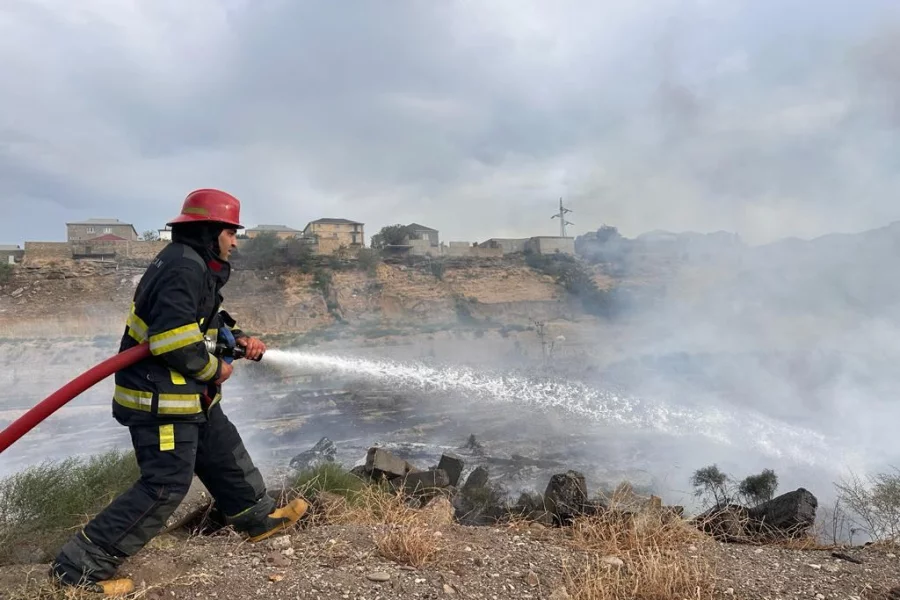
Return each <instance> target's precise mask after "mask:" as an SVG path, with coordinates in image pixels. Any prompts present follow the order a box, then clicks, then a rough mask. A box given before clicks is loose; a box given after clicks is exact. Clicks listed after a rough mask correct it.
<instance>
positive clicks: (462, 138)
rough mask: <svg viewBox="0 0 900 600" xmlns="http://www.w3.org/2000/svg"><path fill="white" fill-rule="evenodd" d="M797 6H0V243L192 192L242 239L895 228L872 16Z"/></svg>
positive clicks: (144, 216)
mask: <svg viewBox="0 0 900 600" xmlns="http://www.w3.org/2000/svg"><path fill="white" fill-rule="evenodd" d="M791 4H792V6H794V8H796V9H797V10H801V9H803V8H804V7H805V8H806V9H807V10H811V9H813V8H814V9H815V10H814V11H813V12H814V13H815V15H816V28H815V29H814V30H812V29H811V28H810V26H808V25H807V24H806V22H805V21H804V20H803V19H801V18H799V17H794V16H792V15H793V14H798V13H796V11H795V12H794V13H789V11H784V10H781V9H780V8H779V7H778V6H775V5H774V4H772V3H766V2H763V3H751V2H749V1H743V0H740V1H739V0H729V1H728V2H717V3H709V2H700V1H693V2H692V1H688V0H685V1H676V0H654V1H653V2H649V3H641V5H640V6H639V7H631V6H625V5H608V6H604V5H601V4H599V3H593V4H592V3H584V2H574V1H563V2H558V3H553V4H552V5H550V4H547V3H544V2H538V1H536V0H535V1H531V2H512V0H505V1H501V2H493V3H487V4H486V3H475V2H469V1H458V2H444V3H413V2H391V3H383V2H374V1H363V2H357V3H354V4H353V8H352V10H348V9H347V7H345V6H340V7H337V6H336V5H329V4H326V3H313V2H288V1H286V0H276V1H273V2H267V3H251V2H246V1H243V0H230V1H227V2H214V1H212V0H202V1H196V2H190V3H181V2H175V1H174V0H166V1H159V2H152V3H150V2H138V1H136V0H132V1H127V2H126V1H121V0H116V1H112V0H90V1H85V2H80V3H77V4H69V5H64V6H61V5H59V4H58V3H54V2H50V1H48V0H41V1H38V0H30V1H26V0H15V1H12V2H8V3H5V4H4V6H3V7H2V8H0V61H2V64H3V65H4V73H5V76H6V77H7V78H8V80H9V81H14V82H15V84H14V85H11V86H6V88H7V89H5V90H4V94H3V96H2V97H0V198H2V202H3V208H4V210H5V212H6V213H7V214H10V212H12V216H11V217H9V218H6V219H4V223H3V224H0V238H2V240H0V241H7V242H15V241H21V240H22V239H23V237H24V238H29V239H34V238H45V239H46V238H57V239H58V238H60V237H61V236H62V235H63V232H64V229H63V225H62V223H63V222H64V221H65V219H67V218H84V217H89V216H100V215H103V216H117V217H119V218H122V219H128V220H131V221H134V222H135V225H136V226H137V228H138V229H139V230H143V229H148V228H152V227H157V226H160V225H161V224H162V223H163V222H164V221H165V220H166V219H167V218H169V217H171V216H172V215H173V214H174V213H175V212H177V210H178V207H179V204H180V201H181V198H182V197H183V196H184V194H185V193H186V192H187V191H188V190H190V189H191V188H194V187H201V186H217V187H222V188H225V189H228V190H230V191H232V192H233V193H235V194H237V195H238V196H239V197H241V198H242V199H243V200H244V205H245V213H244V215H245V217H244V218H245V220H246V221H247V222H248V223H249V224H251V225H252V224H256V223H259V222H266V223H269V222H274V223H285V224H289V225H293V226H295V227H302V226H303V225H304V224H305V223H306V221H308V220H312V219H315V218H318V217H322V216H341V217H348V218H353V219H357V220H362V221H364V222H366V223H367V226H368V230H369V233H370V234H371V233H374V232H375V230H377V228H378V227H380V226H382V225H385V224H389V223H393V222H405V221H413V220H415V221H418V222H423V223H426V224H429V225H431V226H433V227H436V228H439V229H440V230H441V231H442V232H443V236H444V237H445V238H447V239H462V240H469V241H475V240H479V239H485V238H487V237H491V236H499V235H533V234H552V233H554V232H555V231H556V227H555V223H554V222H551V221H550V219H549V217H550V214H551V213H552V212H553V209H554V204H555V202H556V199H557V198H559V197H560V196H563V197H565V198H566V199H567V201H568V202H569V203H570V204H571V206H572V208H573V209H574V210H575V214H574V215H572V217H573V218H572V220H573V221H575V222H576V224H577V226H576V227H575V228H573V231H574V232H576V233H582V232H584V231H588V230H592V229H596V227H598V226H599V225H600V224H601V223H611V224H615V225H618V226H619V227H620V229H621V230H622V231H623V232H624V233H626V234H628V235H637V234H639V233H641V232H643V231H647V230H650V229H655V228H667V229H691V230H701V231H703V230H715V229H727V230H731V231H737V232H738V233H740V234H742V235H743V236H744V237H745V239H748V240H750V241H767V240H769V239H773V238H775V237H779V236H782V235H793V234H795V235H802V236H812V235H817V234H820V233H824V232H827V231H832V230H841V231H845V230H855V229H864V228H868V227H875V226H879V225H881V224H883V223H884V222H886V221H889V220H892V219H897V218H900V205H897V204H896V203H895V202H893V201H892V197H891V195H890V194H891V190H892V189H895V188H896V184H897V183H898V182H897V181H896V177H897V176H896V174H895V173H896V169H894V168H893V164H892V163H893V159H892V158H891V157H892V156H893V155H895V150H896V148H895V147H894V144H895V143H896V142H894V140H893V138H894V137H895V136H893V135H892V133H893V131H892V130H893V127H894V126H895V125H896V114H897V113H896V106H900V104H897V103H896V101H892V100H891V98H894V97H896V95H894V96H891V94H895V92H896V90H897V89H900V86H898V85H896V81H895V80H896V77H895V75H896V73H895V71H896V69H894V68H893V62H892V61H891V59H890V56H891V54H890V52H889V49H890V47H891V46H890V45H891V43H892V42H891V41H890V40H891V37H890V36H889V35H887V34H886V33H885V31H886V30H887V29H886V27H885V26H884V23H889V22H891V19H892V18H894V16H895V15H892V14H891V13H890V12H889V10H890V5H889V4H888V3H886V2H876V3H869V4H868V5H867V7H866V8H865V9H863V8H855V9H853V10H852V11H850V10H848V9H846V8H844V7H822V6H819V5H818V4H816V5H813V4H811V3H809V2H800V1H799V0H797V1H794V2H792V3H791ZM897 22H900V21H897ZM885 48H887V50H885ZM860 81H862V82H864V85H865V86H867V87H865V89H861V88H860ZM31 206H41V207H42V210H41V212H40V213H39V214H38V213H34V212H31V211H29V210H27V208H28V207H31ZM17 207H25V208H26V210H21V209H17ZM786 219H790V221H786Z"/></svg>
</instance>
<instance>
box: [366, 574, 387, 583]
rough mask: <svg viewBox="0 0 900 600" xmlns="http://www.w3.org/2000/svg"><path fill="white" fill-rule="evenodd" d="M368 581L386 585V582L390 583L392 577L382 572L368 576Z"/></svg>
mask: <svg viewBox="0 0 900 600" xmlns="http://www.w3.org/2000/svg"><path fill="white" fill-rule="evenodd" d="M366 579H368V580H369V581H376V582H379V583H384V582H385V581H390V580H391V576H390V574H389V573H384V572H382V571H377V572H375V573H368V574H366Z"/></svg>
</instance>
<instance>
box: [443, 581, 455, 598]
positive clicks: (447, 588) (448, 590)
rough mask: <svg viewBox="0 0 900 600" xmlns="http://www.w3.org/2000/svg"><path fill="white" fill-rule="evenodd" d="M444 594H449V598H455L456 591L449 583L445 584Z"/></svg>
mask: <svg viewBox="0 0 900 600" xmlns="http://www.w3.org/2000/svg"><path fill="white" fill-rule="evenodd" d="M444 593H445V594H447V595H448V596H455V595H456V590H455V589H454V588H453V586H452V585H450V584H449V583H445V584H444Z"/></svg>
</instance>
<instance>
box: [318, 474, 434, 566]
mask: <svg viewBox="0 0 900 600" xmlns="http://www.w3.org/2000/svg"><path fill="white" fill-rule="evenodd" d="M312 519H313V523H316V524H332V525H364V526H375V527H376V531H375V533H374V542H375V547H376V548H377V549H378V553H379V554H381V555H382V556H383V557H385V558H387V559H388V560H392V561H394V562H397V563H400V564H405V565H410V566H413V567H421V566H423V565H426V564H430V563H433V562H435V561H436V560H437V558H438V555H439V552H440V547H439V545H438V541H439V539H440V534H439V532H438V529H437V527H436V525H437V524H438V523H437V521H436V520H435V518H434V514H433V513H431V512H429V511H427V510H420V509H417V508H413V507H411V506H410V505H409V504H407V502H406V500H405V499H404V497H403V495H402V494H401V493H389V492H387V491H385V490H384V489H383V488H380V487H377V486H363V487H362V488H361V489H358V490H354V491H352V492H349V493H346V494H345V495H338V494H336V493H330V492H319V493H318V495H317V497H316V503H315V512H314V514H313V516H312Z"/></svg>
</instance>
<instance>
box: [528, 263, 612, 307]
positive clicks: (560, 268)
mask: <svg viewBox="0 0 900 600" xmlns="http://www.w3.org/2000/svg"><path fill="white" fill-rule="evenodd" d="M525 262H526V263H527V264H528V266H529V267H531V268H532V269H534V270H536V271H540V272H542V273H546V274H547V275H550V276H552V277H554V278H555V279H556V282H557V283H558V284H559V285H561V286H563V287H564V288H565V289H566V291H567V292H569V293H570V294H572V295H573V296H577V297H578V298H579V299H580V300H581V303H582V305H583V306H584V308H585V310H587V311H588V312H589V313H591V314H593V315H595V316H598V317H610V316H612V315H613V312H614V306H613V296H612V294H610V293H609V292H607V291H605V290H601V289H600V288H598V287H597V284H596V283H595V282H594V278H593V277H592V276H591V273H590V271H589V270H588V269H587V268H586V267H585V266H584V264H583V263H581V261H579V260H578V259H577V258H575V257H573V256H569V255H567V254H562V253H560V254H551V255H542V254H535V253H526V255H525Z"/></svg>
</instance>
